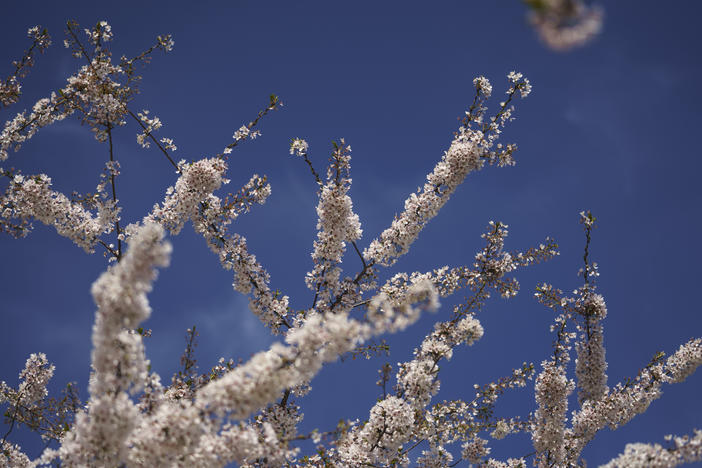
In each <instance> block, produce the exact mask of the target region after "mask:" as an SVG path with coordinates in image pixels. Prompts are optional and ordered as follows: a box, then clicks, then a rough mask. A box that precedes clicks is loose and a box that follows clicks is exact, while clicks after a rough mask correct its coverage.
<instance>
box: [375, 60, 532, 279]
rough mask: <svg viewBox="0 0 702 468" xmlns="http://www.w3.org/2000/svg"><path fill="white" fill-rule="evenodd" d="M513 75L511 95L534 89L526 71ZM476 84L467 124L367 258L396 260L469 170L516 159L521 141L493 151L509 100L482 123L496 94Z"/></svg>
mask: <svg viewBox="0 0 702 468" xmlns="http://www.w3.org/2000/svg"><path fill="white" fill-rule="evenodd" d="M508 79H509V80H510V82H511V86H510V88H509V90H508V91H507V93H508V94H509V96H510V97H509V100H511V99H512V96H513V95H514V93H516V92H517V91H519V92H520V94H521V96H522V97H526V96H527V95H528V94H529V92H530V91H531V85H530V84H529V81H528V80H526V79H524V78H523V76H522V74H521V73H516V72H511V73H510V74H509V76H508ZM474 85H475V88H476V92H477V94H476V101H479V102H480V103H481V104H480V105H475V104H474V106H473V107H471V109H470V110H469V111H468V112H466V114H467V117H466V118H465V119H464V123H463V125H462V126H461V127H460V128H459V129H458V131H457V132H456V136H455V138H454V139H453V141H452V142H451V145H450V147H449V149H448V150H447V151H446V153H444V155H443V157H442V158H441V161H439V163H438V164H437V165H436V167H434V170H433V171H432V172H431V173H430V174H428V175H427V182H426V183H425V184H424V186H423V187H422V188H420V189H417V193H416V194H415V193H413V194H411V195H410V197H409V198H408V199H407V200H405V207H404V210H403V211H402V213H401V214H400V215H399V216H397V217H396V218H395V219H394V220H393V222H392V224H391V226H390V227H389V228H387V229H386V230H385V231H383V233H382V234H381V235H380V238H379V239H375V240H373V241H372V242H371V244H370V246H369V247H368V248H367V249H366V250H365V252H364V254H363V256H364V257H365V258H366V259H368V260H372V261H373V262H375V263H377V264H380V265H385V266H390V265H392V264H394V263H395V261H397V258H398V257H400V256H402V255H404V254H406V253H407V252H408V251H409V248H410V245H411V244H412V243H413V242H414V241H415V240H416V239H417V236H419V233H420V232H421V231H422V229H424V227H425V226H426V225H427V223H428V222H429V221H430V220H431V219H432V218H434V217H435V216H436V215H437V214H438V212H439V210H440V209H441V208H442V207H443V206H444V204H446V202H447V201H448V200H449V198H450V197H451V194H453V192H454V191H455V190H456V188H457V187H458V186H459V185H460V184H461V183H463V181H464V180H465V178H466V177H467V176H468V174H469V173H471V172H473V171H476V170H480V169H481V168H482V167H483V165H484V164H485V162H486V161H488V162H490V163H495V162H497V163H498V165H500V166H503V165H510V164H513V163H514V162H513V160H512V157H511V155H512V153H513V152H514V150H515V149H516V146H514V145H507V146H506V147H502V146H501V145H498V147H497V149H498V151H492V150H491V148H492V147H493V145H494V144H495V143H496V140H497V138H498V137H499V135H500V133H501V128H502V127H504V126H505V124H506V123H507V122H508V121H509V120H511V116H512V112H513V110H514V108H513V107H512V106H509V107H508V102H509V100H508V101H506V102H503V103H501V109H500V111H499V113H498V114H497V115H496V116H495V117H492V118H490V123H489V124H487V125H482V122H483V117H484V114H485V111H486V110H487V108H486V107H484V106H483V105H482V103H483V102H484V100H485V99H486V98H487V97H489V95H490V94H491V93H492V85H491V84H490V82H489V81H488V80H487V79H486V78H484V77H478V78H476V80H474ZM473 124H478V125H479V126H480V128H479V129H473V128H472V127H471V125H473Z"/></svg>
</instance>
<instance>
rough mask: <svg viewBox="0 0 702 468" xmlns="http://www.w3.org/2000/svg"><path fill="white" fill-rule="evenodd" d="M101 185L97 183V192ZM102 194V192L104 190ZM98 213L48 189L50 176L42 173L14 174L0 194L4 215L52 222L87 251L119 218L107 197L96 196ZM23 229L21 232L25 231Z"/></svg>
mask: <svg viewBox="0 0 702 468" xmlns="http://www.w3.org/2000/svg"><path fill="white" fill-rule="evenodd" d="M101 188H102V190H104V186H103V185H101V186H99V187H98V192H100V191H101ZM103 195H104V192H103ZM92 201H93V202H94V203H95V204H96V205H97V214H96V215H93V214H92V213H91V212H90V211H88V210H87V209H85V208H84V207H83V206H82V205H81V204H79V203H75V202H72V201H71V200H69V199H68V197H66V196H65V195H63V194H62V193H59V192H55V191H53V190H51V179H50V178H49V177H47V176H46V175H44V174H39V175H37V176H31V177H26V176H22V175H15V177H14V178H13V180H12V182H11V183H10V185H9V186H8V188H7V191H6V192H5V195H4V196H3V197H0V205H1V206H2V207H3V208H4V209H3V211H2V212H1V213H0V215H1V216H2V217H3V218H5V219H11V218H16V219H20V220H24V221H27V222H28V221H30V220H31V219H37V220H39V221H41V222H42V223H44V224H46V225H48V226H53V227H54V228H55V229H56V232H58V234H59V235H61V236H64V237H67V238H68V239H70V240H71V241H73V242H74V243H75V244H76V245H78V246H79V247H81V248H83V250H85V251H86V252H92V251H93V247H94V246H95V243H96V242H97V241H98V237H99V236H100V235H102V234H105V233H108V232H111V231H112V228H113V226H114V223H115V221H117V220H118V219H119V211H120V210H119V208H117V207H116V206H115V203H114V202H113V201H112V200H108V199H106V197H104V196H103V197H95V198H94V199H93V200H92ZM27 231H28V230H25V232H24V233H23V234H26V232H27Z"/></svg>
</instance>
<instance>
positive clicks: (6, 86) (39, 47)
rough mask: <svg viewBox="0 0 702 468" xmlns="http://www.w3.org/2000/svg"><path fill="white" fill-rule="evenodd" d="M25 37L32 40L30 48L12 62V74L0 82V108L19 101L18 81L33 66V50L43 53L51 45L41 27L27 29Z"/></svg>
mask: <svg viewBox="0 0 702 468" xmlns="http://www.w3.org/2000/svg"><path fill="white" fill-rule="evenodd" d="M27 36H28V37H30V38H31V39H32V40H33V42H32V45H31V47H30V48H29V49H28V50H27V51H26V52H25V53H24V55H23V56H22V58H21V59H19V60H16V61H14V62H13V65H14V66H15V71H14V73H13V74H12V75H10V76H8V77H7V78H6V79H5V81H4V82H3V81H0V107H2V106H10V105H12V104H14V103H16V102H18V101H19V98H20V94H21V89H22V85H21V84H20V82H19V80H20V78H23V77H25V76H26V75H27V73H28V69H29V68H30V67H32V66H33V65H34V52H35V50H36V51H39V52H40V53H43V52H44V51H45V50H46V48H47V47H49V46H50V45H51V38H50V37H49V34H48V33H47V31H46V29H43V28H42V27H41V26H34V27H32V28H29V30H27Z"/></svg>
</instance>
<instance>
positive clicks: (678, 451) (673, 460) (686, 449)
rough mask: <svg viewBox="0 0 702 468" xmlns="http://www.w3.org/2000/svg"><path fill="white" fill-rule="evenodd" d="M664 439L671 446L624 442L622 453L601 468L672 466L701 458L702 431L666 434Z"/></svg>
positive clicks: (670, 467) (664, 467) (656, 467)
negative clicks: (690, 433)
mask: <svg viewBox="0 0 702 468" xmlns="http://www.w3.org/2000/svg"><path fill="white" fill-rule="evenodd" d="M666 440H669V441H672V442H673V444H672V446H671V447H668V448H665V447H663V446H661V445H659V444H641V443H638V444H626V447H625V448H624V453H622V454H621V455H619V456H618V457H616V458H614V459H613V460H612V461H610V462H609V463H607V464H606V465H602V467H601V468H672V467H674V466H678V465H682V464H685V463H694V462H696V461H700V460H702V431H700V430H695V434H694V435H693V436H688V435H685V436H682V437H678V436H676V437H673V436H667V437H666Z"/></svg>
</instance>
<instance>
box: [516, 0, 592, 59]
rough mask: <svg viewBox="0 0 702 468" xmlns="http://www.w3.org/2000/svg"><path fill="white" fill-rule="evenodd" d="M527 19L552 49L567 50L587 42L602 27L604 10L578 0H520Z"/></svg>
mask: <svg viewBox="0 0 702 468" xmlns="http://www.w3.org/2000/svg"><path fill="white" fill-rule="evenodd" d="M524 1H525V3H526V4H527V5H528V6H529V8H530V9H531V11H530V12H529V22H530V23H531V24H532V26H533V27H534V29H536V32H537V33H538V34H539V37H540V38H541V40H542V41H543V42H544V43H545V44H546V46H548V47H549V48H550V49H552V50H556V51H568V50H570V49H572V48H574V47H579V46H582V45H585V44H587V43H588V42H590V41H591V40H592V39H593V38H594V37H595V36H596V35H597V34H599V33H600V31H601V30H602V18H603V16H604V13H603V11H602V9H601V8H600V7H598V6H591V7H588V6H586V5H585V4H584V3H582V2H581V1H579V0H524Z"/></svg>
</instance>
